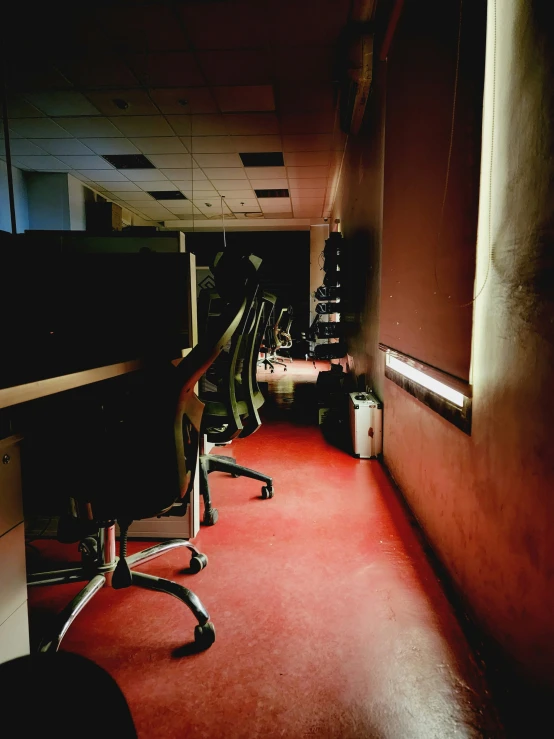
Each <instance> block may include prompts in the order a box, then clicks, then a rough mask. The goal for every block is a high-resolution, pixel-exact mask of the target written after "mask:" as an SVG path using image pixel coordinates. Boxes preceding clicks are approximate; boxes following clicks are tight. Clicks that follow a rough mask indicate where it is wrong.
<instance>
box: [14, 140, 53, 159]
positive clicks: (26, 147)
mask: <svg viewBox="0 0 554 739" xmlns="http://www.w3.org/2000/svg"><path fill="white" fill-rule="evenodd" d="M42 141H43V139H38V143H39V145H38V146H37V145H35V144H34V143H32V142H31V141H28V140H27V139H10V153H11V155H12V156H19V155H20V154H23V155H27V156H29V155H32V154H36V155H37V156H43V155H44V154H46V153H48V154H55V153H56V152H54V151H50V150H49V149H46V148H45V147H42V148H41V147H40V142H42ZM61 141H63V139H61ZM0 152H1V153H2V154H5V152H6V145H5V143H4V139H0Z"/></svg>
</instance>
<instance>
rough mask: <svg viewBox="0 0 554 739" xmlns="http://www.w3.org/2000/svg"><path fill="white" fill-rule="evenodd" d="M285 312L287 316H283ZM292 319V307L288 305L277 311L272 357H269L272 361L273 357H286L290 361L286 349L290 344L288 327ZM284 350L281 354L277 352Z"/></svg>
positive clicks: (290, 337) (290, 338) (290, 358)
mask: <svg viewBox="0 0 554 739" xmlns="http://www.w3.org/2000/svg"><path fill="white" fill-rule="evenodd" d="M285 314H287V317H286V318H284V315H285ZM292 321H293V314H292V308H291V306H289V307H288V308H281V312H280V313H279V318H278V319H277V323H276V324H275V327H274V329H273V332H274V336H275V352H274V355H273V357H271V359H272V361H275V359H288V361H289V362H292V357H291V356H290V354H289V352H288V351H287V350H288V349H290V348H291V346H292V336H291V333H290V327H291V326H292ZM283 351H286V352H287V353H286V355H285V356H282V355H281V354H278V352H283ZM285 370H286V367H285Z"/></svg>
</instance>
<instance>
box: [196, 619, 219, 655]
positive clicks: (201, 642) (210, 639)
mask: <svg viewBox="0 0 554 739" xmlns="http://www.w3.org/2000/svg"><path fill="white" fill-rule="evenodd" d="M214 641H215V626H214V625H213V623H212V622H211V621H207V622H206V623H205V624H204V626H200V625H198V626H195V627H194V642H195V644H196V646H197V647H200V648H201V649H209V648H210V647H211V646H212V644H213V643H214Z"/></svg>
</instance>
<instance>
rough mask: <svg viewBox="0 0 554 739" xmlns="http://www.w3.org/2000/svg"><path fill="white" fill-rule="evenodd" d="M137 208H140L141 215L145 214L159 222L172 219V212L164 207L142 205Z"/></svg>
mask: <svg viewBox="0 0 554 739" xmlns="http://www.w3.org/2000/svg"><path fill="white" fill-rule="evenodd" d="M137 207H139V209H140V212H141V213H145V214H146V215H148V216H150V217H151V218H155V219H158V220H165V219H166V218H170V217H171V212H170V211H169V210H168V209H167V208H164V207H163V206H162V205H154V206H143V205H141V206H137Z"/></svg>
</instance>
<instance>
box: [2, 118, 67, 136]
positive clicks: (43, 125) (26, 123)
mask: <svg viewBox="0 0 554 739" xmlns="http://www.w3.org/2000/svg"><path fill="white" fill-rule="evenodd" d="M12 129H13V130H14V131H15V132H16V133H17V134H19V136H22V137H23V138H28V139H63V138H71V134H69V133H68V132H67V131H65V130H64V129H63V128H61V126H58V125H57V123H54V121H51V120H50V118H13V119H12V120H11V121H10V130H12Z"/></svg>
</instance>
